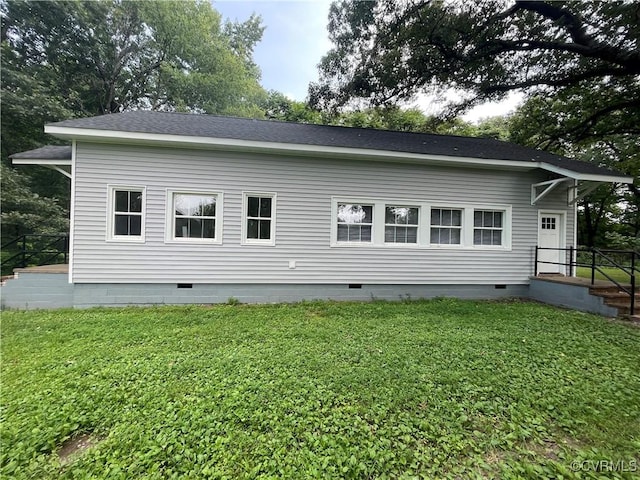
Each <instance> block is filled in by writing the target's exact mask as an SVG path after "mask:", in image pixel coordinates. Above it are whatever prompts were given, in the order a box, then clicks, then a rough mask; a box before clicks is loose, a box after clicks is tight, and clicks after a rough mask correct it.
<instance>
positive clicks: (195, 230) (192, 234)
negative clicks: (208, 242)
mask: <svg viewBox="0 0 640 480" xmlns="http://www.w3.org/2000/svg"><path fill="white" fill-rule="evenodd" d="M189 238H202V223H201V222H200V220H198V219H195V218H190V219H189Z"/></svg>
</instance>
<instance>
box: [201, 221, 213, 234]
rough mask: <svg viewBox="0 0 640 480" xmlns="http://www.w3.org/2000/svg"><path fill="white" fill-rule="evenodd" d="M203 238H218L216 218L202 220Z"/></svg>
mask: <svg viewBox="0 0 640 480" xmlns="http://www.w3.org/2000/svg"><path fill="white" fill-rule="evenodd" d="M202 238H216V221H215V220H202Z"/></svg>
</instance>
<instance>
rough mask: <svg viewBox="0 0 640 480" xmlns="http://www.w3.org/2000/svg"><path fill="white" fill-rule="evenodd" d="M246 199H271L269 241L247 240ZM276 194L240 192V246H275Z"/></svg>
mask: <svg viewBox="0 0 640 480" xmlns="http://www.w3.org/2000/svg"><path fill="white" fill-rule="evenodd" d="M248 197H263V198H264V197H268V198H271V231H270V235H269V236H270V237H271V238H269V240H261V239H259V238H247V214H248V212H247V203H248V200H247V199H248ZM276 197H277V195H276V193H274V192H242V236H241V241H240V244H241V245H263V246H271V247H273V246H275V245H276V211H277V210H276Z"/></svg>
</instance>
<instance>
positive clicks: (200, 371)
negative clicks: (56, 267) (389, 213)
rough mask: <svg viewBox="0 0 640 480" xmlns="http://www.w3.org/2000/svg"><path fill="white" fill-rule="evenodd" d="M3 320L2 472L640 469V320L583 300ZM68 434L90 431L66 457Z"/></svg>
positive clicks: (548, 474)
mask: <svg viewBox="0 0 640 480" xmlns="http://www.w3.org/2000/svg"><path fill="white" fill-rule="evenodd" d="M1 326H2V367H1V373H2V391H1V395H2V402H1V407H2V410H1V414H2V430H1V435H2V436H1V440H2V448H1V454H0V455H1V457H0V462H1V470H0V476H1V477H2V478H45V479H46V478H107V477H108V478H123V479H124V478H142V477H144V478H229V479H235V478H240V479H242V478H246V479H254V478H292V479H305V478H328V479H334V478H358V479H360V478H363V479H369V478H407V479H408V478H460V479H467V478H503V479H509V478H531V479H534V478H535V479H537V478H638V477H637V475H638V471H639V470H638V469H640V454H639V453H638V452H640V329H638V328H635V327H633V326H630V325H625V324H622V323H616V322H611V321H607V320H605V319H603V318H600V317H596V316H592V315H588V314H582V313H575V312H569V311H564V310H559V309H555V308H551V307H547V306H543V305H538V304H533V303H520V302H513V303H508V302H500V303H494V302H470V301H457V300H449V299H441V300H434V301H424V302H422V301H421V302H406V303H386V302H372V303H320V302H319V303H302V304H296V305H269V306H246V305H236V306H225V305H223V306H214V307H195V306H194V307H157V308H144V309H137V308H128V309H92V310H78V311H70V310H66V311H40V312H33V313H28V312H26V313H25V312H4V313H3V315H2V325H1ZM80 434H89V435H90V438H91V439H92V441H93V442H94V444H95V445H94V446H93V447H92V448H89V449H86V450H82V451H79V452H77V453H76V454H75V456H72V457H71V458H70V459H66V460H64V461H63V462H61V461H60V460H59V456H58V452H59V450H60V447H61V445H63V444H64V443H65V442H66V441H68V440H69V439H71V438H73V437H74V436H77V435H80ZM603 462H605V463H603ZM607 462H608V463H607ZM598 469H599V470H604V471H600V472H598V471H596V470H598ZM633 470H636V471H635V472H633ZM634 475H635V476H634Z"/></svg>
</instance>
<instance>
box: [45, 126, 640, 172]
mask: <svg viewBox="0 0 640 480" xmlns="http://www.w3.org/2000/svg"><path fill="white" fill-rule="evenodd" d="M44 131H45V133H48V134H51V135H55V136H57V137H60V138H66V139H70V140H85V141H96V142H110V143H111V142H116V141H118V142H122V141H123V140H126V141H130V142H139V143H147V144H157V143H164V144H171V145H175V146H191V147H200V148H203V147H205V148H206V147H210V148H211V147H214V148H215V147H217V148H220V149H231V150H243V151H263V152H264V151H271V152H272V153H279V152H280V153H290V154H291V153H297V154H307V155H319V154H323V155H335V156H346V157H352V158H357V157H365V158H367V159H371V160H373V159H378V160H381V161H399V162H404V163H407V162H408V161H409V162H415V163H423V162H431V163H446V164H450V165H451V164H454V165H455V164H458V165H474V166H478V167H495V168H501V167H502V168H505V167H507V168H517V169H522V170H531V169H534V168H542V169H544V170H548V171H550V172H553V173H557V174H559V175H563V176H566V177H570V178H574V179H576V180H593V181H604V182H620V183H633V178H631V177H619V176H608V175H593V174H580V173H577V172H573V171H571V170H567V169H564V168H560V167H556V166H555V165H551V164H548V163H545V162H536V161H531V162H530V163H527V162H522V161H514V160H498V159H484V158H471V157H451V156H447V155H429V154H423V153H409V152H394V151H385V150H374V149H365V148H352V147H331V146H321V145H304V144H292V143H278V142H261V141H255V140H238V139H233V138H218V137H199V136H193V135H173V134H169V135H166V134H159V133H145V132H127V131H121V130H101V129H94V128H76V127H60V126H56V125H45V127H44Z"/></svg>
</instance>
